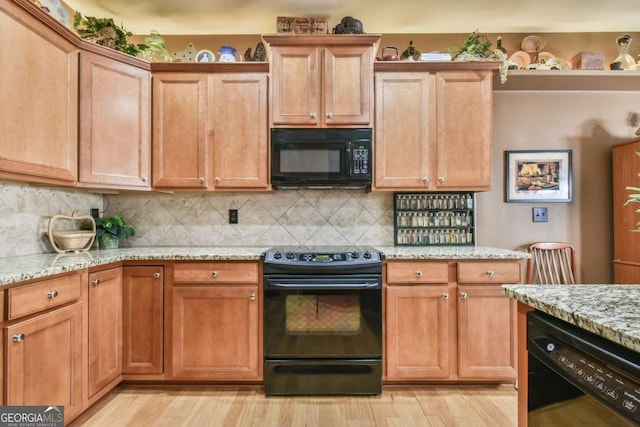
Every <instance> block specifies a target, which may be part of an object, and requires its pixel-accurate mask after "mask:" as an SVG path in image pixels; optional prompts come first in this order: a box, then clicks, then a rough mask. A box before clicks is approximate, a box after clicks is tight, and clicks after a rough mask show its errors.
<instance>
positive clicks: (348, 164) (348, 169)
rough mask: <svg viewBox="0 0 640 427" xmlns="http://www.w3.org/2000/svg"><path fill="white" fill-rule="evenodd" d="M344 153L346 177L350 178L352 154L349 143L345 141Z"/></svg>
mask: <svg viewBox="0 0 640 427" xmlns="http://www.w3.org/2000/svg"><path fill="white" fill-rule="evenodd" d="M345 151H346V153H347V154H346V156H347V170H346V175H347V176H351V175H352V174H353V152H352V151H351V141H347V149H346V150H345Z"/></svg>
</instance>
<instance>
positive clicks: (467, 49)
mask: <svg viewBox="0 0 640 427" xmlns="http://www.w3.org/2000/svg"><path fill="white" fill-rule="evenodd" d="M448 50H449V53H451V59H452V60H454V61H500V66H499V69H498V72H499V73H500V82H501V83H504V82H506V81H507V71H508V69H509V60H508V59H507V55H505V53H504V52H503V51H501V50H500V49H492V48H491V41H490V40H489V39H487V37H486V36H485V35H483V34H478V30H475V31H474V32H473V33H471V34H469V37H467V39H466V40H465V41H464V44H463V45H461V46H451V47H450V48H449V49H448Z"/></svg>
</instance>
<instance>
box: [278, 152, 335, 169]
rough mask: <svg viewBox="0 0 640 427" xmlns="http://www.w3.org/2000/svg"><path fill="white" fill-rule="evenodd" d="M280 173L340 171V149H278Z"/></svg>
mask: <svg viewBox="0 0 640 427" xmlns="http://www.w3.org/2000/svg"><path fill="white" fill-rule="evenodd" d="M280 172H282V173H305V174H306V173H322V174H326V173H340V150H339V149H337V148H334V149H330V148H318V149H297V148H294V147H291V148H283V149H281V150H280Z"/></svg>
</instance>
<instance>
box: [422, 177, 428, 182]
mask: <svg viewBox="0 0 640 427" xmlns="http://www.w3.org/2000/svg"><path fill="white" fill-rule="evenodd" d="M422 182H423V183H425V184H429V178H427V177H426V176H425V177H424V178H422Z"/></svg>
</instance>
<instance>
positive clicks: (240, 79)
mask: <svg viewBox="0 0 640 427" xmlns="http://www.w3.org/2000/svg"><path fill="white" fill-rule="evenodd" d="M197 65H201V64H197ZM197 65H196V66H197ZM216 65H217V64H214V65H213V67H215V66H216ZM237 65H240V64H237ZM240 66H242V65H240ZM193 67H194V65H192V66H190V68H193ZM254 68H255V67H254ZM267 77H268V75H267V73H266V70H265V71H252V70H250V69H241V68H238V70H237V71H233V72H232V71H229V70H227V71H224V72H219V73H217V72H203V73H193V72H178V71H174V72H154V75H153V183H152V185H153V187H154V188H157V189H206V190H223V189H236V190H238V189H240V190H242V189H252V190H258V191H260V190H267V189H269V185H268V177H267V166H268V165H267V162H268V160H267V159H268V155H267V153H268V149H267V147H268V132H267V131H268V124H267V113H268V111H267V110H268V104H267Z"/></svg>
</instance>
